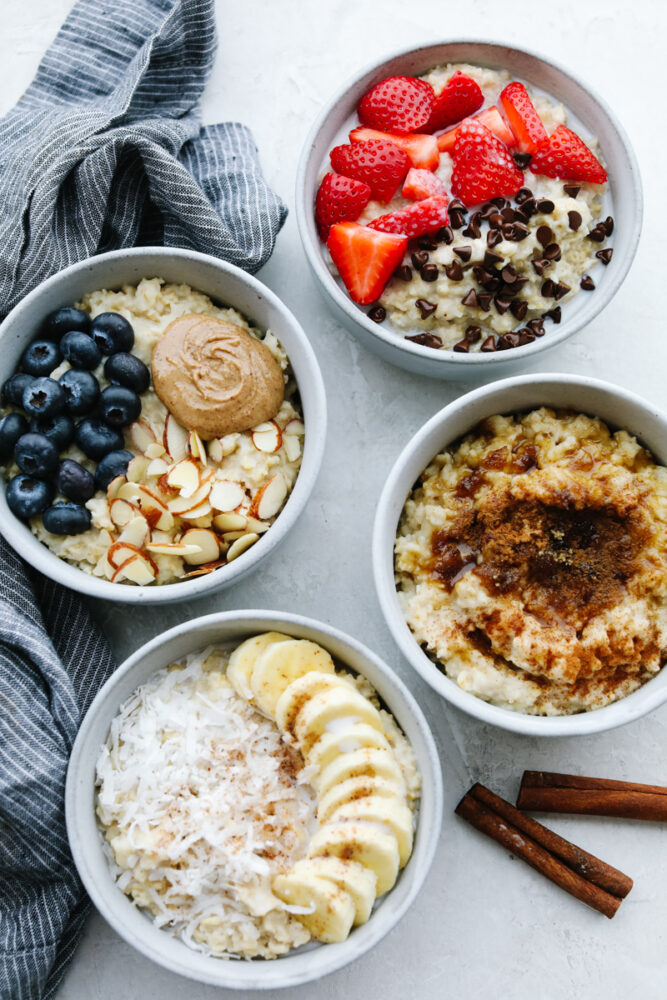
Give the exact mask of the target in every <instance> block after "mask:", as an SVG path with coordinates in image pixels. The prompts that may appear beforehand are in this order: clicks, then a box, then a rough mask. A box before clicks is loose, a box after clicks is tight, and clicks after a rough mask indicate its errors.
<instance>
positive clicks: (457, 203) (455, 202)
mask: <svg viewBox="0 0 667 1000" xmlns="http://www.w3.org/2000/svg"><path fill="white" fill-rule="evenodd" d="M449 211H450V212H463V214H464V215H467V214H468V209H467V208H466V206H465V205H464V204H463V202H462V201H461V199H460V198H452V200H451V201H450V203H449Z"/></svg>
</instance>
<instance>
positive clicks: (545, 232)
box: [535, 226, 554, 247]
mask: <svg viewBox="0 0 667 1000" xmlns="http://www.w3.org/2000/svg"><path fill="white" fill-rule="evenodd" d="M535 236H536V237H537V242H538V243H541V244H542V246H543V247H545V246H546V245H547V243H551V241H552V240H553V238H554V234H553V230H552V229H550V228H549V226H538V227H537V232H536V233H535Z"/></svg>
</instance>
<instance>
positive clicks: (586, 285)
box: [579, 274, 595, 292]
mask: <svg viewBox="0 0 667 1000" xmlns="http://www.w3.org/2000/svg"><path fill="white" fill-rule="evenodd" d="M579 287H580V288H583V290H584V291H585V292H592V291H594V289H595V282H594V281H593V279H592V278H591V276H590V274H585V275H584V276H583V278H582V279H581V281H580V282H579Z"/></svg>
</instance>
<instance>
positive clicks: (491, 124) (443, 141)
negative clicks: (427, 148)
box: [438, 104, 516, 153]
mask: <svg viewBox="0 0 667 1000" xmlns="http://www.w3.org/2000/svg"><path fill="white" fill-rule="evenodd" d="M466 121H473V122H480V123H481V124H482V125H485V126H486V128H488V129H489V130H490V131H491V132H493V134H494V135H495V136H496V137H497V138H498V139H500V141H501V142H504V143H505V145H506V146H508V147H509V148H510V149H511V148H512V146H516V139H515V138H514V133H513V132H512V130H511V129H510V127H509V126H508V124H507V122H506V121H505V119H504V118H503V116H502V115H501V113H500V111H498V108H497V107H496V106H495V104H493V105H492V106H491V107H490V108H485V109H484V111H480V113H479V114H478V115H475V117H474V118H466ZM463 124H464V123H463V122H461V125H463ZM459 127H460V126H458V125H457V127H456V128H452V129H450V130H449V132H443V133H442V135H440V136H438V149H439V150H440V152H441V153H451V151H452V150H453V149H454V143H455V142H456V133H457V132H458V130H459Z"/></svg>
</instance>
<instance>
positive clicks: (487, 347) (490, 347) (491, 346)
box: [480, 335, 496, 354]
mask: <svg viewBox="0 0 667 1000" xmlns="http://www.w3.org/2000/svg"><path fill="white" fill-rule="evenodd" d="M495 349H496V338H495V337H494V336H493V335H492V336H490V337H487V338H486V340H485V341H484V343H483V344H482V346H481V347H480V351H484V353H485V354H488V353H489V352H490V351H495Z"/></svg>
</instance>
